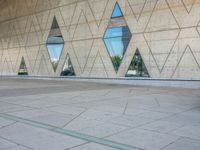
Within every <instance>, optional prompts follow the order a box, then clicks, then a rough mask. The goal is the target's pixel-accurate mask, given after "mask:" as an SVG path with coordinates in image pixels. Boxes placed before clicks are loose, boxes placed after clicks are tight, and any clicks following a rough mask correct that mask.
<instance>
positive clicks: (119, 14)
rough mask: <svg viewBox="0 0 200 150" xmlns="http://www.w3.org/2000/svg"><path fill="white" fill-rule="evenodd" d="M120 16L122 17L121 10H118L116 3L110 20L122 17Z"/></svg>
mask: <svg viewBox="0 0 200 150" xmlns="http://www.w3.org/2000/svg"><path fill="white" fill-rule="evenodd" d="M122 16H123V15H122V12H121V10H120V8H119V4H118V3H116V4H115V8H114V10H113V12H112V18H116V17H122Z"/></svg>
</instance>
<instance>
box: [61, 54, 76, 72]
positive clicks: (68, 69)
mask: <svg viewBox="0 0 200 150" xmlns="http://www.w3.org/2000/svg"><path fill="white" fill-rule="evenodd" d="M60 75H61V76H75V72H74V68H73V66H72V62H71V59H70V57H69V55H67V57H66V60H65V64H64V66H63V70H62V72H61V74H60Z"/></svg>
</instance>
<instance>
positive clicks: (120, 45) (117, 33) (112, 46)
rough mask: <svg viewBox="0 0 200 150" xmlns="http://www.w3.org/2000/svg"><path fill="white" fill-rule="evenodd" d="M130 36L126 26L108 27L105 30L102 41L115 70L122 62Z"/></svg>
mask: <svg viewBox="0 0 200 150" xmlns="http://www.w3.org/2000/svg"><path fill="white" fill-rule="evenodd" d="M131 37H132V34H131V32H130V30H129V28H128V26H122V27H113V28H108V29H107V30H106V32H105V35H104V43H105V45H106V48H107V50H108V52H109V55H110V57H111V60H112V63H113V65H114V68H115V70H116V71H117V70H118V68H119V66H120V64H121V62H122V59H123V56H124V54H125V51H126V49H127V47H128V44H129V42H130V40H131Z"/></svg>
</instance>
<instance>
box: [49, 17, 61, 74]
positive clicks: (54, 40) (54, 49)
mask: <svg viewBox="0 0 200 150" xmlns="http://www.w3.org/2000/svg"><path fill="white" fill-rule="evenodd" d="M63 48H64V40H63V37H62V34H61V31H60V28H59V26H58V23H57V21H56V18H55V17H54V19H53V23H52V26H51V30H50V33H49V36H48V39H47V49H48V53H49V56H50V59H51V63H52V66H53V69H54V71H56V69H57V66H58V62H59V59H60V55H61V53H62V49H63Z"/></svg>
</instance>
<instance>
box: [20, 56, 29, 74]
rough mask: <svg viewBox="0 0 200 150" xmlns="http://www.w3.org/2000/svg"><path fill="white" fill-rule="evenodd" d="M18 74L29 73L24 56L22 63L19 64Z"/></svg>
mask: <svg viewBox="0 0 200 150" xmlns="http://www.w3.org/2000/svg"><path fill="white" fill-rule="evenodd" d="M18 75H28V71H27V68H26V63H25V60H24V57H22V60H21V64H20V66H19V71H18Z"/></svg>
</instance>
